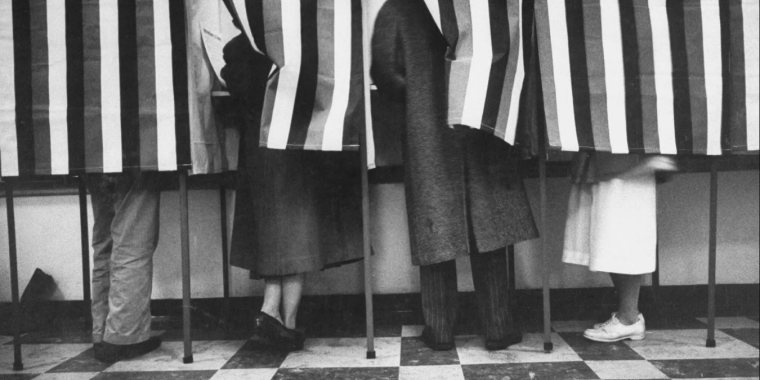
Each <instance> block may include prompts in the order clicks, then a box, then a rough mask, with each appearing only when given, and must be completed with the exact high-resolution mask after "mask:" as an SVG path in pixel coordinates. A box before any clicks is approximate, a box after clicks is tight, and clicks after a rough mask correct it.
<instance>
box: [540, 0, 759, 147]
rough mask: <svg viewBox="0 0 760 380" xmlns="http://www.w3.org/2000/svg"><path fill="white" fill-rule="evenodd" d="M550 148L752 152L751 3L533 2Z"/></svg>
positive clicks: (754, 1) (754, 70) (754, 11)
mask: <svg viewBox="0 0 760 380" xmlns="http://www.w3.org/2000/svg"><path fill="white" fill-rule="evenodd" d="M535 18H536V27H537V33H538V49H539V51H538V52H539V60H540V70H541V78H542V79H541V85H542V87H543V101H544V106H545V113H546V127H547V137H548V141H549V146H550V147H551V148H554V149H561V150H565V151H578V150H598V151H605V152H612V153H629V152H630V153H662V154H698V155H720V154H726V153H731V152H746V151H750V152H757V151H758V145H760V144H759V142H760V140H759V139H758V107H760V104H759V103H760V99H758V83H759V82H760V78H759V77H758V62H759V60H758V40H759V37H760V36H759V33H758V24H759V22H758V0H628V1H610V0H536V5H535Z"/></svg>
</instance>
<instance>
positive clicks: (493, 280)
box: [470, 248, 521, 350]
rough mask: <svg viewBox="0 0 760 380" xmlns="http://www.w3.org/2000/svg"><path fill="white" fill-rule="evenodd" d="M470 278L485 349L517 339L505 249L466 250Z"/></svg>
mask: <svg viewBox="0 0 760 380" xmlns="http://www.w3.org/2000/svg"><path fill="white" fill-rule="evenodd" d="M470 263H471V264H472V279H473V283H474V285H475V294H476V296H477V299H478V310H479V312H480V320H481V321H482V323H483V328H484V330H485V337H486V348H487V349H489V350H500V349H504V348H507V347H508V346H509V345H512V344H515V343H518V342H520V340H521V337H520V336H519V335H516V334H515V333H514V332H513V328H514V327H513V323H512V316H511V314H510V313H509V292H508V290H509V284H508V283H507V281H508V273H507V253H506V249H505V248H502V249H498V250H495V251H491V252H483V253H477V252H472V253H470Z"/></svg>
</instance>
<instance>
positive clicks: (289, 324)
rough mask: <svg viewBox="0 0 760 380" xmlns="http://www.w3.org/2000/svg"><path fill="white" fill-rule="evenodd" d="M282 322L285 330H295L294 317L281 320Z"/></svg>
mask: <svg viewBox="0 0 760 380" xmlns="http://www.w3.org/2000/svg"><path fill="white" fill-rule="evenodd" d="M282 322H283V324H284V325H285V327H287V328H289V329H291V330H293V329H295V328H296V317H295V316H293V317H285V318H284V319H283V320H282Z"/></svg>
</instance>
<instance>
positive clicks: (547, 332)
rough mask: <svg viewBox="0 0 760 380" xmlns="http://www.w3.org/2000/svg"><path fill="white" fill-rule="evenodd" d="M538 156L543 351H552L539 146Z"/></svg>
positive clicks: (543, 159) (543, 156)
mask: <svg viewBox="0 0 760 380" xmlns="http://www.w3.org/2000/svg"><path fill="white" fill-rule="evenodd" d="M541 147H542V148H541V149H540V151H539V156H538V176H539V192H540V197H541V201H540V203H541V284H542V287H543V299H544V308H543V309H544V351H546V352H550V351H552V350H553V349H554V344H553V343H552V330H551V329H552V327H551V299H550V298H549V297H550V294H549V293H550V292H549V255H548V252H547V251H548V243H547V238H548V236H547V235H548V231H547V225H548V223H546V151H545V149H543V145H541Z"/></svg>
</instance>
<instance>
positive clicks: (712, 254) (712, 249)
mask: <svg viewBox="0 0 760 380" xmlns="http://www.w3.org/2000/svg"><path fill="white" fill-rule="evenodd" d="M717 233H718V167H717V164H716V163H715V162H714V161H713V163H712V167H711V168H710V234H709V243H708V244H709V245H708V250H709V251H708V264H707V342H706V346H707V347H715V266H716V254H717V252H716V251H717Z"/></svg>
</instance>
